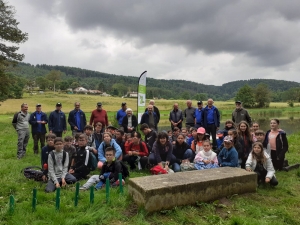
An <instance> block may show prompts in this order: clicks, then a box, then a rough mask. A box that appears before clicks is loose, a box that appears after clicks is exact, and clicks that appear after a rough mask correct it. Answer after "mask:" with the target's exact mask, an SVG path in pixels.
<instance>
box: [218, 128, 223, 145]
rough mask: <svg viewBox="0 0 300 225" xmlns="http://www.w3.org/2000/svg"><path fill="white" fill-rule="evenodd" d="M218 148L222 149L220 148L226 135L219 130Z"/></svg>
mask: <svg viewBox="0 0 300 225" xmlns="http://www.w3.org/2000/svg"><path fill="white" fill-rule="evenodd" d="M217 137H218V139H217V148H220V146H221V145H222V144H223V140H224V133H223V131H222V130H218V132H217Z"/></svg>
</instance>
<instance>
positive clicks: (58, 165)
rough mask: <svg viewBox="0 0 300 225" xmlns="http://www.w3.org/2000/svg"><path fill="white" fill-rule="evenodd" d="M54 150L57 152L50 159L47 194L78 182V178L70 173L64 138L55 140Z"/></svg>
mask: <svg viewBox="0 0 300 225" xmlns="http://www.w3.org/2000/svg"><path fill="white" fill-rule="evenodd" d="M54 148H55V150H53V153H50V154H49V157H48V171H49V173H48V176H49V180H48V183H47V186H46V188H45V191H46V192H53V191H55V189H56V188H59V187H64V186H66V184H67V183H68V184H73V183H75V182H76V178H75V177H74V176H72V175H71V174H69V173H68V164H69V154H68V153H67V152H66V153H64V151H63V140H62V138H60V137H57V138H55V140H54ZM51 154H53V155H54V157H52V156H53V155H51ZM64 154H65V156H64Z"/></svg>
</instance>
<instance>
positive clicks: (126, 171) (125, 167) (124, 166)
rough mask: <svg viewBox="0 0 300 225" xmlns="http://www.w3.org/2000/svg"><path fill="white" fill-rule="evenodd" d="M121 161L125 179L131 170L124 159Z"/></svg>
mask: <svg viewBox="0 0 300 225" xmlns="http://www.w3.org/2000/svg"><path fill="white" fill-rule="evenodd" d="M119 162H120V164H121V166H122V176H123V179H124V180H125V179H126V177H129V170H128V167H127V166H126V165H125V164H124V163H123V162H122V161H119Z"/></svg>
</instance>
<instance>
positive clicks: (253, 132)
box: [251, 122, 259, 142]
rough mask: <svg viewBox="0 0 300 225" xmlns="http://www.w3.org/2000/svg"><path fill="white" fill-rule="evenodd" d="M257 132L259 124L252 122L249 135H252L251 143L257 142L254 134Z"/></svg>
mask: <svg viewBox="0 0 300 225" xmlns="http://www.w3.org/2000/svg"><path fill="white" fill-rule="evenodd" d="M257 130H259V124H258V123H257V122H254V123H253V124H252V127H251V134H252V138H253V142H257V139H256V137H255V132H256V131H257Z"/></svg>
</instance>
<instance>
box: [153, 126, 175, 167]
mask: <svg viewBox="0 0 300 225" xmlns="http://www.w3.org/2000/svg"><path fill="white" fill-rule="evenodd" d="M175 161H176V157H175V156H174V155H173V146H172V144H171V142H169V137H168V134H167V133H166V132H159V133H158V135H157V141H155V142H154V144H153V147H152V153H151V154H150V155H149V162H150V164H153V165H159V166H160V167H161V168H163V169H165V170H166V171H168V170H169V166H170V165H173V163H175ZM163 162H165V163H164V165H163Z"/></svg>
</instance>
